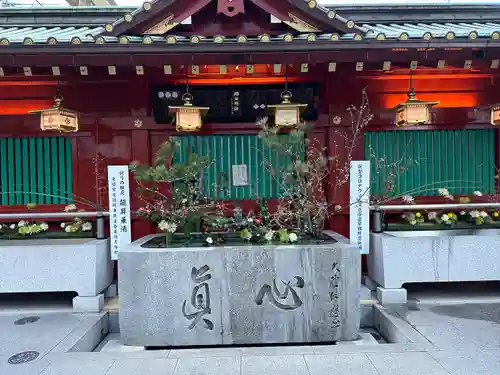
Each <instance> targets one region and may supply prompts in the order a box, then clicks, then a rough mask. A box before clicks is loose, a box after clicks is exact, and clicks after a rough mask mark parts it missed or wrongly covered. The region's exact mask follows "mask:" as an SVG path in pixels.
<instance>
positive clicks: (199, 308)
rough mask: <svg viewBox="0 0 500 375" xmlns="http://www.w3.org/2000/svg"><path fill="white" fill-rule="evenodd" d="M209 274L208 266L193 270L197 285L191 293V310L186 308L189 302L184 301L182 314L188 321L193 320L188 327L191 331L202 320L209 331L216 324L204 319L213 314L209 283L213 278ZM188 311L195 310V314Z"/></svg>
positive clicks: (192, 274) (192, 278)
mask: <svg viewBox="0 0 500 375" xmlns="http://www.w3.org/2000/svg"><path fill="white" fill-rule="evenodd" d="M209 272H210V267H209V266H207V265H206V264H205V265H204V266H203V267H201V268H196V267H193V268H192V269H191V280H193V282H194V283H195V284H196V285H195V286H194V288H193V291H192V292H191V309H188V308H186V305H187V300H184V302H183V304H182V314H183V315H184V317H185V318H186V319H188V320H192V322H191V324H190V325H189V327H188V328H189V329H190V330H192V329H193V328H194V327H195V326H196V324H198V322H199V321H200V320H202V321H203V324H204V327H205V329H207V330H209V331H212V330H213V329H214V323H213V322H212V321H211V320H210V319H207V318H204V316H205V315H210V314H211V313H212V309H211V307H210V287H209V285H208V283H207V281H208V280H210V279H211V278H212V275H211V274H210V273H209ZM187 310H194V312H191V313H190V312H188V311H187Z"/></svg>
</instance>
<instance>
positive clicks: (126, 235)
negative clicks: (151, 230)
mask: <svg viewBox="0 0 500 375" xmlns="http://www.w3.org/2000/svg"><path fill="white" fill-rule="evenodd" d="M128 173H129V172H128V166H127V165H110V166H108V193H109V222H110V234H111V259H113V260H116V259H118V253H119V252H120V248H122V247H123V246H126V245H128V244H130V242H131V239H132V237H131V226H130V185H129V178H128Z"/></svg>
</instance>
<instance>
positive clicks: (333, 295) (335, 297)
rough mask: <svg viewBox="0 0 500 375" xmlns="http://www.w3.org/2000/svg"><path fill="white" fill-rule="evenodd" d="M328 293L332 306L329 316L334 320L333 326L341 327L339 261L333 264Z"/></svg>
mask: <svg viewBox="0 0 500 375" xmlns="http://www.w3.org/2000/svg"><path fill="white" fill-rule="evenodd" d="M328 294H329V297H330V302H331V303H332V307H331V309H330V311H329V317H330V319H331V322H332V328H339V327H340V308H339V299H340V268H339V264H338V263H337V262H333V264H332V275H331V276H330V284H329V286H328Z"/></svg>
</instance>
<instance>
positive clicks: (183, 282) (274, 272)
mask: <svg viewBox="0 0 500 375" xmlns="http://www.w3.org/2000/svg"><path fill="white" fill-rule="evenodd" d="M329 235H331V236H332V237H334V238H335V239H337V240H338V242H337V243H330V244H322V245H288V246H285V245H283V246H234V247H233V246H229V245H228V246H224V247H197V248H145V247H142V245H143V244H145V243H146V242H148V241H149V240H150V239H152V238H154V237H156V236H158V235H150V236H146V237H143V238H141V239H139V240H138V241H135V242H133V243H132V244H131V245H130V246H128V247H127V248H125V249H123V250H121V251H120V260H119V277H118V280H119V290H120V335H121V337H122V340H123V342H124V344H126V345H136V346H190V345H222V344H224V345H227V344H262V343H294V342H297V343H299V342H300V343H302V342H332V341H338V340H346V341H347V340H354V339H356V338H357V337H358V330H359V324H360V305H359V288H360V256H359V250H358V249H357V248H356V247H355V246H352V245H350V244H349V243H348V241H347V240H346V239H345V238H343V237H341V236H339V235H337V234H330V233H329ZM274 285H276V287H275V286H274ZM276 289H277V290H276Z"/></svg>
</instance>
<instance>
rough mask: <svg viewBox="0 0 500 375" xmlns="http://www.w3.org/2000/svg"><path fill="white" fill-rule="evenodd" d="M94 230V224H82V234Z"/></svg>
mask: <svg viewBox="0 0 500 375" xmlns="http://www.w3.org/2000/svg"><path fill="white" fill-rule="evenodd" d="M91 230H92V223H90V222H88V221H86V222H85V223H83V224H82V232H89V231H91Z"/></svg>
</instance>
